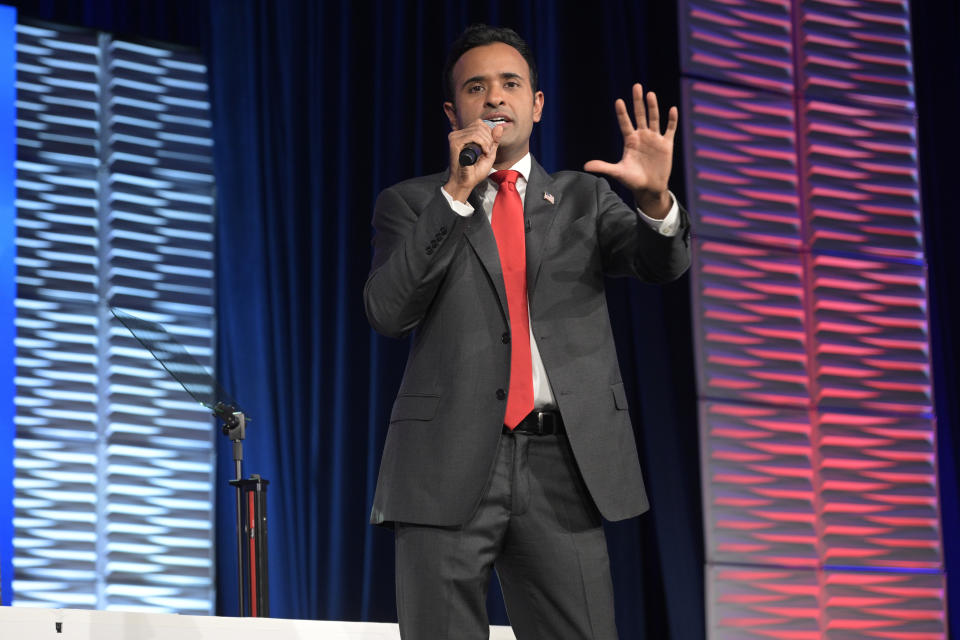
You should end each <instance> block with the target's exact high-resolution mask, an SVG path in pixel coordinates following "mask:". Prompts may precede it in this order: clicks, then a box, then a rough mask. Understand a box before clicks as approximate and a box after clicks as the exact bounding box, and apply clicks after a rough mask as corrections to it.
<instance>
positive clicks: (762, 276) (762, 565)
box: [680, 0, 946, 640]
mask: <svg viewBox="0 0 960 640" xmlns="http://www.w3.org/2000/svg"><path fill="white" fill-rule="evenodd" d="M680 14H681V16H680V18H681V25H682V28H681V32H682V56H683V69H684V104H683V113H682V118H681V120H682V122H683V126H684V144H685V159H686V162H687V179H688V185H687V186H688V190H687V193H688V196H689V200H690V212H691V215H692V218H693V225H694V235H695V244H694V247H695V255H694V261H695V264H694V270H693V307H694V314H695V323H696V340H697V354H698V355H697V358H698V386H699V396H700V425H701V459H702V476H703V483H704V487H703V490H704V505H705V510H704V511H705V513H704V526H705V531H706V536H705V540H706V544H707V551H706V557H707V562H708V569H707V576H708V595H707V598H708V603H707V608H708V612H709V617H708V627H709V628H708V633H709V637H711V638H714V639H724V640H726V639H728V638H730V639H732V638H788V639H789V638H797V639H805V638H811V639H812V638H831V639H840V638H844V639H846V638H851V639H852V638H857V639H861V638H889V639H900V640H934V639H945V638H946V620H945V616H946V614H945V605H944V584H945V579H944V575H943V551H942V544H941V539H940V522H939V505H938V501H937V475H936V464H935V460H936V446H935V441H934V433H935V422H934V415H933V403H932V397H931V388H932V387H931V378H930V358H929V336H928V323H927V294H926V280H927V279H926V266H925V263H924V255H923V236H922V222H921V217H920V216H921V208H920V193H919V176H918V170H919V169H918V166H917V149H916V123H915V106H914V90H913V69H912V61H911V57H910V23H909V5H908V3H907V2H906V1H898V0H829V1H827V0H822V1H803V0H793V1H790V0H686V1H685V2H682V3H681V7H680Z"/></svg>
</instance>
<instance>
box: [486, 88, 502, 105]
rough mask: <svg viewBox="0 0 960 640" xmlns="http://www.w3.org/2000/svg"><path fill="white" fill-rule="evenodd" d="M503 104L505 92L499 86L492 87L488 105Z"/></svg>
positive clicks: (488, 95) (488, 93)
mask: <svg viewBox="0 0 960 640" xmlns="http://www.w3.org/2000/svg"><path fill="white" fill-rule="evenodd" d="M501 104H503V93H501V91H500V89H499V88H495V89H491V90H490V91H488V92H487V105H489V106H491V107H498V106H500V105H501Z"/></svg>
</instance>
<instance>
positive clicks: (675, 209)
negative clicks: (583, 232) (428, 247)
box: [441, 187, 680, 238]
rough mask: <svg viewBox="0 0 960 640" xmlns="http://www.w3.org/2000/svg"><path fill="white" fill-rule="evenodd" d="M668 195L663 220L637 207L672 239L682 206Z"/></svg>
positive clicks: (648, 220)
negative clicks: (668, 207)
mask: <svg viewBox="0 0 960 640" xmlns="http://www.w3.org/2000/svg"><path fill="white" fill-rule="evenodd" d="M442 189H443V187H441V190H442ZM444 193H446V191H444ZM667 193H669V194H670V200H671V201H672V202H673V204H672V205H670V211H669V212H667V215H666V216H665V217H664V218H663V219H662V220H658V219H657V218H651V217H650V216H648V215H647V214H645V213H644V212H643V211H640V208H639V207H637V212H639V213H640V217H641V218H643V221H644V222H646V223H647V224H648V225H650V228H651V229H653V230H654V231H657V232H659V233H660V235H663V236H667V237H668V238H672V237H674V236H675V235H677V231H678V230H679V229H680V205H678V204H677V197H676V196H675V195H673V191H668V192H667ZM447 198H448V199H449V198H450V196H447ZM457 204H461V203H457ZM471 210H472V207H471Z"/></svg>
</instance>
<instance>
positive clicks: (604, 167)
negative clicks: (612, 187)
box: [583, 160, 620, 178]
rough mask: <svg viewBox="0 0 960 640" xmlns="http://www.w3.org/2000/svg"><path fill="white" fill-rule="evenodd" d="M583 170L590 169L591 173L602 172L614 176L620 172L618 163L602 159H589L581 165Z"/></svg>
mask: <svg viewBox="0 0 960 640" xmlns="http://www.w3.org/2000/svg"><path fill="white" fill-rule="evenodd" d="M583 170H584V171H592V172H593V173H603V174H606V175H608V176H612V177H614V178H615V177H617V176H618V175H619V174H620V165H617V164H611V163H610V162H604V161H603V160H591V161H590V162H587V163H586V164H584V165H583Z"/></svg>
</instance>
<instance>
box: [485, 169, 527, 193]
mask: <svg viewBox="0 0 960 640" xmlns="http://www.w3.org/2000/svg"><path fill="white" fill-rule="evenodd" d="M519 177H520V172H519V171H513V170H512V169H502V170H500V171H494V172H493V173H491V174H490V179H491V180H493V181H494V182H496V183H497V188H498V189H499V188H502V187H503V185H505V184H512V185H515V184H517V178H519Z"/></svg>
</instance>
